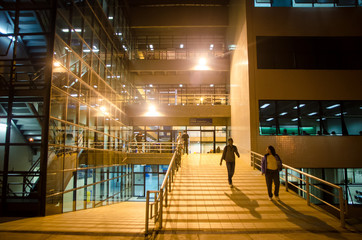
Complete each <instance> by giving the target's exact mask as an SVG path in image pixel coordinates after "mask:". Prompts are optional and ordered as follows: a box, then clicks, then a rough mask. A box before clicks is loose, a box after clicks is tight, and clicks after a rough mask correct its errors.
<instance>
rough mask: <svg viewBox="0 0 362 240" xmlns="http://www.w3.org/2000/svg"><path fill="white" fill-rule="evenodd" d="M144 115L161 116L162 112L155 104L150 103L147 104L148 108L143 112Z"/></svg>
mask: <svg viewBox="0 0 362 240" xmlns="http://www.w3.org/2000/svg"><path fill="white" fill-rule="evenodd" d="M143 116H144V117H161V116H163V114H161V113H160V112H158V111H157V109H156V106H155V105H152V104H150V105H149V106H148V110H147V112H146V113H145V114H143Z"/></svg>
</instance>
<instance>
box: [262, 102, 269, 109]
mask: <svg viewBox="0 0 362 240" xmlns="http://www.w3.org/2000/svg"><path fill="white" fill-rule="evenodd" d="M269 105H270V103H265V104H263V105H262V106H261V107H260V108H266V107H268V106H269Z"/></svg>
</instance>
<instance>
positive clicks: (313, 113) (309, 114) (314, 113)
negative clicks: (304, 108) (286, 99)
mask: <svg viewBox="0 0 362 240" xmlns="http://www.w3.org/2000/svg"><path fill="white" fill-rule="evenodd" d="M316 114H318V113H317V112H311V113H308V116H314V115H316Z"/></svg>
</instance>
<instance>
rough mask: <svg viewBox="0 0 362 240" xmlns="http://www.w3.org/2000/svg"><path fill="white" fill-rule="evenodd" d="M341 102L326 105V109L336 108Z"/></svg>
mask: <svg viewBox="0 0 362 240" xmlns="http://www.w3.org/2000/svg"><path fill="white" fill-rule="evenodd" d="M340 105H341V104H334V105H331V106H329V107H326V108H327V109H332V108H336V107H339V106H340Z"/></svg>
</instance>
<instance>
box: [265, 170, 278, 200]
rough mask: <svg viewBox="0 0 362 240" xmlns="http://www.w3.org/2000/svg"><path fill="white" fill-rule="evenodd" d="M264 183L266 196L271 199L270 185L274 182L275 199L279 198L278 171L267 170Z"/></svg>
mask: <svg viewBox="0 0 362 240" xmlns="http://www.w3.org/2000/svg"><path fill="white" fill-rule="evenodd" d="M265 181H266V187H267V188H268V195H269V197H273V193H272V184H273V182H274V187H275V189H274V195H275V196H276V197H278V196H279V186H280V181H279V171H278V170H269V169H267V170H266V172H265Z"/></svg>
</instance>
